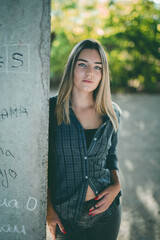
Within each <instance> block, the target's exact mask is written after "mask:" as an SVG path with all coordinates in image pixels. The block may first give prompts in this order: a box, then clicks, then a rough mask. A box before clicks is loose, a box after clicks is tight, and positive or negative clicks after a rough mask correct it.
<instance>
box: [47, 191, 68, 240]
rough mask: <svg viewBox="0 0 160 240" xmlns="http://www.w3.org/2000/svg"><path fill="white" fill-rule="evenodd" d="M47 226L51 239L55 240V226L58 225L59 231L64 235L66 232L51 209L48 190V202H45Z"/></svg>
mask: <svg viewBox="0 0 160 240" xmlns="http://www.w3.org/2000/svg"><path fill="white" fill-rule="evenodd" d="M47 224H48V227H49V231H50V233H51V234H52V238H53V239H54V240H55V237H56V226H57V224H58V226H59V228H60V230H61V231H62V232H63V233H64V234H65V233H66V231H65V230H64V227H63V225H62V223H61V220H60V219H59V217H58V215H57V213H56V211H55V210H54V208H53V207H52V203H51V198H50V190H49V189H48V200H47Z"/></svg>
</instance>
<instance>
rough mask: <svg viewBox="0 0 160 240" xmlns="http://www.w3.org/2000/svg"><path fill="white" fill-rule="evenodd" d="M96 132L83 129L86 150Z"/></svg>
mask: <svg viewBox="0 0 160 240" xmlns="http://www.w3.org/2000/svg"><path fill="white" fill-rule="evenodd" d="M96 131H97V129H96V128H95V129H84V133H85V137H86V143H87V149H88V148H89V146H90V143H91V141H92V139H93V136H94V134H95V132H96Z"/></svg>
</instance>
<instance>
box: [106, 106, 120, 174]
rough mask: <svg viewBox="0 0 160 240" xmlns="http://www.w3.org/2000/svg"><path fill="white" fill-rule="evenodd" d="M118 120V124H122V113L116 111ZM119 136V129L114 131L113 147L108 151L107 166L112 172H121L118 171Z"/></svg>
mask: <svg viewBox="0 0 160 240" xmlns="http://www.w3.org/2000/svg"><path fill="white" fill-rule="evenodd" d="M115 112H116V115H117V118H118V123H119V124H120V115H121V113H120V112H119V111H118V110H117V109H115ZM118 135H119V128H118V130H117V131H115V130H113V134H112V137H111V146H110V148H109V150H108V155H107V164H106V167H107V168H108V169H109V170H110V171H111V170H119V169H118V157H117V143H118Z"/></svg>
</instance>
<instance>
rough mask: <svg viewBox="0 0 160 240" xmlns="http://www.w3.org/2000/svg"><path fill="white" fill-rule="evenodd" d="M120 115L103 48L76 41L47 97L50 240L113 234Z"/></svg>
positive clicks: (90, 239)
mask: <svg viewBox="0 0 160 240" xmlns="http://www.w3.org/2000/svg"><path fill="white" fill-rule="evenodd" d="M120 114H121V110H120V108H119V107H118V105H116V104H115V103H113V102H112V100H111V93H110V81H109V68H108V62H107V57H106V54H105V51H104V49H103V47H102V46H101V45H100V44H99V43H98V42H97V41H95V40H92V39H87V40H84V41H81V42H79V43H78V44H77V45H76V46H75V47H74V48H73V50H72V52H71V53H70V56H69V58H68V62H67V65H66V68H65V71H64V75H63V78H62V81H61V84H60V89H59V93H58V96H56V97H53V98H51V99H50V121H49V180H48V185H49V187H48V211H47V223H48V227H49V230H50V233H51V234H52V238H53V239H58V240H61V239H68V240H80V239H81V240H94V239H96V240H97V239H101V240H115V239H117V236H118V231H119V227H120V220H121V207H120V201H119V197H120V195H121V194H120V193H121V191H120V189H121V185H120V180H119V175H118V166H117V155H116V146H117V141H118V128H119V122H120Z"/></svg>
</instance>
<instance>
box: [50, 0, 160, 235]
mask: <svg viewBox="0 0 160 240" xmlns="http://www.w3.org/2000/svg"><path fill="white" fill-rule="evenodd" d="M86 38H94V39H97V40H98V41H99V42H100V43H101V44H102V45H103V47H104V49H105V51H106V54H107V57H108V61H109V67H110V76H111V91H112V99H113V101H115V102H116V103H117V104H118V105H119V106H120V107H121V109H122V112H123V114H122V117H121V125H120V133H119V144H118V156H119V169H120V177H121V182H122V193H123V194H122V199H121V202H122V210H123V213H122V224H121V228H120V233H119V238H118V239H119V240H160V107H159V105H160V0H155V1H152V0H150V1H149V0H132V1H130V0H110V1H107V0H77V1H75V0H65V1H64V0H58V1H52V3H51V73H50V78H51V82H50V86H51V91H50V96H54V95H55V94H56V93H57V89H58V86H59V83H60V80H61V77H62V74H63V70H64V67H65V64H66V61H67V58H68V56H69V53H70V51H71V50H72V48H73V46H74V45H75V44H76V43H77V42H79V41H80V40H83V39H86ZM47 239H48V240H49V239H51V238H50V234H49V233H48V238H47ZM82 240H83V239H82Z"/></svg>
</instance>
